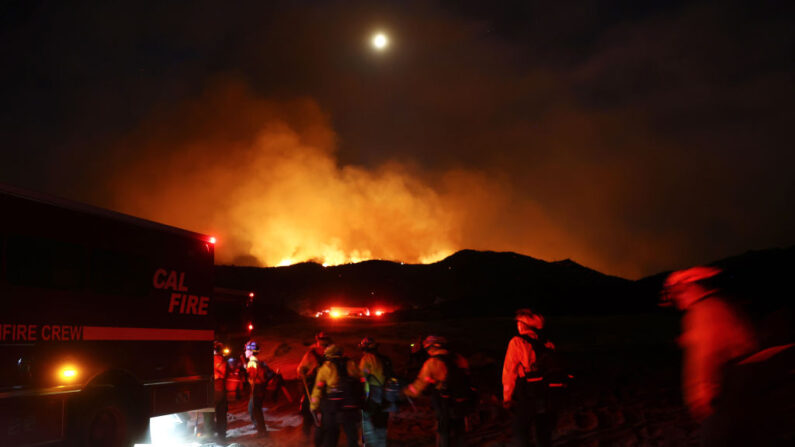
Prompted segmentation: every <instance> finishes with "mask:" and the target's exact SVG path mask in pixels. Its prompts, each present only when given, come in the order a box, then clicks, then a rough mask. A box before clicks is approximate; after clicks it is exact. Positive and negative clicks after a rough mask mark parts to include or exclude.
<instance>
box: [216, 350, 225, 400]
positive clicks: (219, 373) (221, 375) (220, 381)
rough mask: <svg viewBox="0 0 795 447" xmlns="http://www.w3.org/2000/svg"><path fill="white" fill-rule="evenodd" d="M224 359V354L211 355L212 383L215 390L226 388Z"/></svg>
mask: <svg viewBox="0 0 795 447" xmlns="http://www.w3.org/2000/svg"><path fill="white" fill-rule="evenodd" d="M226 373H227V371H226V360H224V356H222V355H220V354H215V355H214V356H213V383H214V385H215V389H216V390H219V391H220V390H223V389H226V385H225V383H224V382H225V381H226Z"/></svg>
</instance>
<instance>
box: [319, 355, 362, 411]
mask: <svg viewBox="0 0 795 447" xmlns="http://www.w3.org/2000/svg"><path fill="white" fill-rule="evenodd" d="M310 355H311V354H310ZM341 357H342V356H341V355H338V354H334V355H330V356H329V358H330V359H338V358H341ZM345 366H346V369H347V371H348V376H349V377H361V376H360V373H359V368H357V367H356V363H355V362H354V361H353V360H350V359H348V361H347V362H345ZM339 385H340V374H339V371H337V366H336V365H334V363H332V362H331V361H328V360H327V361H325V362H323V365H321V366H320V368H318V370H317V377H316V378H315V386H314V388H313V389H312V402H311V405H310V409H311V410H312V411H317V410H318V409H319V408H320V400H321V399H323V398H324V397H326V392H327V391H328V390H330V389H332V388H337V387H338V386H339Z"/></svg>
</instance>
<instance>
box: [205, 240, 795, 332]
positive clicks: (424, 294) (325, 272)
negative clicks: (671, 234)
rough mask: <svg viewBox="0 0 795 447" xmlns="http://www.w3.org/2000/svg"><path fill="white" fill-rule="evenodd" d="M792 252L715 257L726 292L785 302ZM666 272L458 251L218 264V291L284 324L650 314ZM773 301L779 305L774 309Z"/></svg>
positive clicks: (754, 252) (789, 295)
mask: <svg viewBox="0 0 795 447" xmlns="http://www.w3.org/2000/svg"><path fill="white" fill-rule="evenodd" d="M794 260H795V247H790V248H786V249H769V250H761V251H752V252H748V253H745V254H742V255H738V256H734V257H730V258H726V259H723V260H720V261H716V262H714V263H713V265H717V266H720V267H722V268H724V269H725V270H726V271H727V272H729V274H728V275H726V277H729V278H732V281H730V283H729V284H727V287H729V288H731V289H732V290H738V291H740V293H742V294H743V295H745V296H750V295H762V296H764V297H765V298H764V300H765V301H766V302H771V303H772V301H770V300H773V301H776V302H777V301H780V300H785V299H786V298H785V297H790V298H789V299H790V300H791V296H792V293H791V291H786V290H783V289H784V286H783V284H785V281H782V279H787V278H789V277H790V276H791V275H792V272H793V271H795V270H793V266H794V265H795V261H794ZM667 274H668V272H663V273H659V274H656V275H653V276H649V277H647V278H643V279H641V280H638V281H630V280H627V279H623V278H619V277H615V276H609V275H605V274H602V273H600V272H597V271H595V270H592V269H589V268H587V267H584V266H582V265H580V264H577V263H576V262H574V261H571V260H568V259H567V260H563V261H555V262H546V261H542V260H539V259H535V258H532V257H530V256H524V255H520V254H516V253H511V252H503V253H498V252H492V251H474V250H463V251H460V252H458V253H455V254H453V255H451V256H450V257H448V258H446V259H444V260H442V261H440V262H436V263H433V264H427V265H423V264H405V265H404V264H400V263H397V262H390V261H365V262H360V263H357V264H347V265H340V266H333V267H323V266H321V265H320V264H316V263H313V262H305V263H301V264H296V265H292V266H288V267H270V268H257V267H235V266H216V272H215V283H216V286H218V287H230V288H242V289H247V290H253V291H255V292H256V293H257V302H256V308H255V312H256V314H257V315H258V316H261V317H265V316H267V314H268V313H270V314H271V318H273V319H276V320H283V319H284V318H287V317H290V316H295V314H296V313H298V312H304V311H314V310H319V309H321V308H323V307H325V306H329V305H332V304H334V305H350V306H373V305H382V306H387V307H390V308H399V309H400V310H399V311H398V312H396V314H395V315H393V318H401V317H405V318H420V319H423V318H438V317H440V316H446V317H467V316H505V315H511V313H512V312H513V311H514V310H515V309H516V308H518V307H533V308H537V309H539V310H540V311H541V312H544V313H547V314H550V315H556V314H557V315H561V314H566V315H577V314H588V315H594V314H597V315H598V314H631V313H639V312H648V311H654V309H655V308H656V304H657V299H658V294H659V291H660V288H661V287H662V283H663V281H664V280H665V278H666V276H667ZM771 305H778V304H775V303H772V304H771Z"/></svg>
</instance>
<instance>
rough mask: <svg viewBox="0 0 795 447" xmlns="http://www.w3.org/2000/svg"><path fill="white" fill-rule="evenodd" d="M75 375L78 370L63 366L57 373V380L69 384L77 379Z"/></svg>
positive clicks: (70, 366)
mask: <svg viewBox="0 0 795 447" xmlns="http://www.w3.org/2000/svg"><path fill="white" fill-rule="evenodd" d="M77 375H78V370H77V368H76V367H74V366H72V365H64V366H62V367H61V369H60V370H59V371H58V378H59V379H61V381H62V382H71V381H72V380H75V379H76V378H77Z"/></svg>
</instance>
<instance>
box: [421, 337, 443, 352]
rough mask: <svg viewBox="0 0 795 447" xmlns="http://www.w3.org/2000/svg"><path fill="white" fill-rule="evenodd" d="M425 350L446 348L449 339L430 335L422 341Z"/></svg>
mask: <svg viewBox="0 0 795 447" xmlns="http://www.w3.org/2000/svg"><path fill="white" fill-rule="evenodd" d="M422 347H423V348H424V349H429V348H445V347H447V339H446V338H444V337H442V336H439V335H429V336H427V337H425V340H423V341H422Z"/></svg>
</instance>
